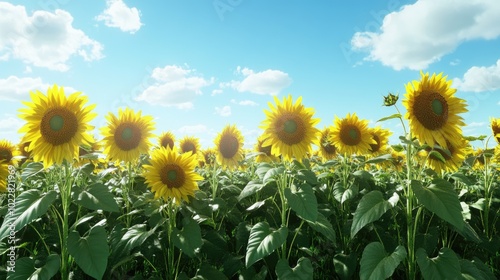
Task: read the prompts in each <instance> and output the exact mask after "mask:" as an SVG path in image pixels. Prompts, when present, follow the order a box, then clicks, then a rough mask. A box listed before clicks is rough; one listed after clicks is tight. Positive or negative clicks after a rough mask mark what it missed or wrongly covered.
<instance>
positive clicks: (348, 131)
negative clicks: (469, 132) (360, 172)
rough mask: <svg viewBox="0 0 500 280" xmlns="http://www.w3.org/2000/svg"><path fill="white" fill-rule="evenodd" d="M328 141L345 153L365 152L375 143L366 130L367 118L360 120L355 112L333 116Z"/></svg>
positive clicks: (359, 153) (360, 153)
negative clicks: (341, 116)
mask: <svg viewBox="0 0 500 280" xmlns="http://www.w3.org/2000/svg"><path fill="white" fill-rule="evenodd" d="M330 141H331V142H332V143H333V144H334V145H335V147H337V148H338V149H339V152H340V153H341V154H346V155H352V154H358V155H362V154H365V153H367V152H368V151H369V150H370V148H371V146H370V145H372V144H376V142H375V140H373V137H372V135H371V134H370V132H369V130H368V120H360V119H359V118H358V116H357V115H356V113H354V114H352V115H351V114H347V116H346V117H345V118H343V119H340V118H339V117H337V116H335V120H334V125H333V127H332V128H331V131H330Z"/></svg>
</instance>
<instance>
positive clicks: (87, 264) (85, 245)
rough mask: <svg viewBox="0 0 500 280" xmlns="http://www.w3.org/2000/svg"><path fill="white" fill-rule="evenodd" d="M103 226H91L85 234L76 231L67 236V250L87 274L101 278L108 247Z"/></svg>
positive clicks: (105, 263)
mask: <svg viewBox="0 0 500 280" xmlns="http://www.w3.org/2000/svg"><path fill="white" fill-rule="evenodd" d="M107 238H108V237H107V234H106V230H105V229H104V227H103V226H94V227H92V228H91V229H90V230H89V231H88V232H87V234H86V235H85V236H83V237H81V236H80V233H78V232H77V231H72V232H70V234H69V236H68V252H69V253H70V255H71V256H73V258H74V259H75V262H76V264H78V266H79V267H80V268H81V269H82V270H83V272H85V273H86V274H87V275H89V276H92V277H94V278H96V279H102V276H103V275H104V272H105V271H106V267H107V265H108V256H109V247H108V242H107Z"/></svg>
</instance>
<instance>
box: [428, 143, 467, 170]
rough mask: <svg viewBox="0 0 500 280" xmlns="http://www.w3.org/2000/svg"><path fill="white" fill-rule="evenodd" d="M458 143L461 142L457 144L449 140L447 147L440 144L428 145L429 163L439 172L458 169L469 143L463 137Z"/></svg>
mask: <svg viewBox="0 0 500 280" xmlns="http://www.w3.org/2000/svg"><path fill="white" fill-rule="evenodd" d="M457 143H459V144H458V145H456V144H451V143H450V142H448V143H447V145H446V148H444V147H440V146H434V147H433V148H431V147H428V148H427V149H426V152H427V153H428V154H427V165H428V166H429V167H430V168H431V169H433V170H434V171H436V172H437V173H441V172H442V171H448V172H454V171H457V170H458V169H459V168H460V166H461V165H462V163H463V161H464V159H465V155H466V153H467V145H468V143H467V141H465V140H464V139H461V141H459V142H457ZM438 154H439V155H440V156H438ZM443 159H444V161H443Z"/></svg>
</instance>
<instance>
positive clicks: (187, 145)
mask: <svg viewBox="0 0 500 280" xmlns="http://www.w3.org/2000/svg"><path fill="white" fill-rule="evenodd" d="M181 151H182V153H187V152H192V153H193V155H194V154H196V152H197V151H196V146H195V145H194V143H193V142H191V141H186V142H184V143H183V144H182V146H181Z"/></svg>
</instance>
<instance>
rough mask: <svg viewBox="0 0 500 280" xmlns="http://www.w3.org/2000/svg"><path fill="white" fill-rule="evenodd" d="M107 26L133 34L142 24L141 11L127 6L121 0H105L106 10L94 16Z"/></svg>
mask: <svg viewBox="0 0 500 280" xmlns="http://www.w3.org/2000/svg"><path fill="white" fill-rule="evenodd" d="M96 20H98V21H104V24H105V25H106V26H109V27H117V28H119V29H120V30H121V31H123V32H129V33H131V34H134V33H135V32H137V31H138V30H139V29H141V26H142V25H143V24H142V23H141V12H140V11H139V10H138V9H137V8H135V7H132V8H130V7H128V6H127V4H125V3H124V2H123V1H122V0H108V1H106V10H104V11H103V12H102V13H101V14H100V15H98V16H97V17H96Z"/></svg>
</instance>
